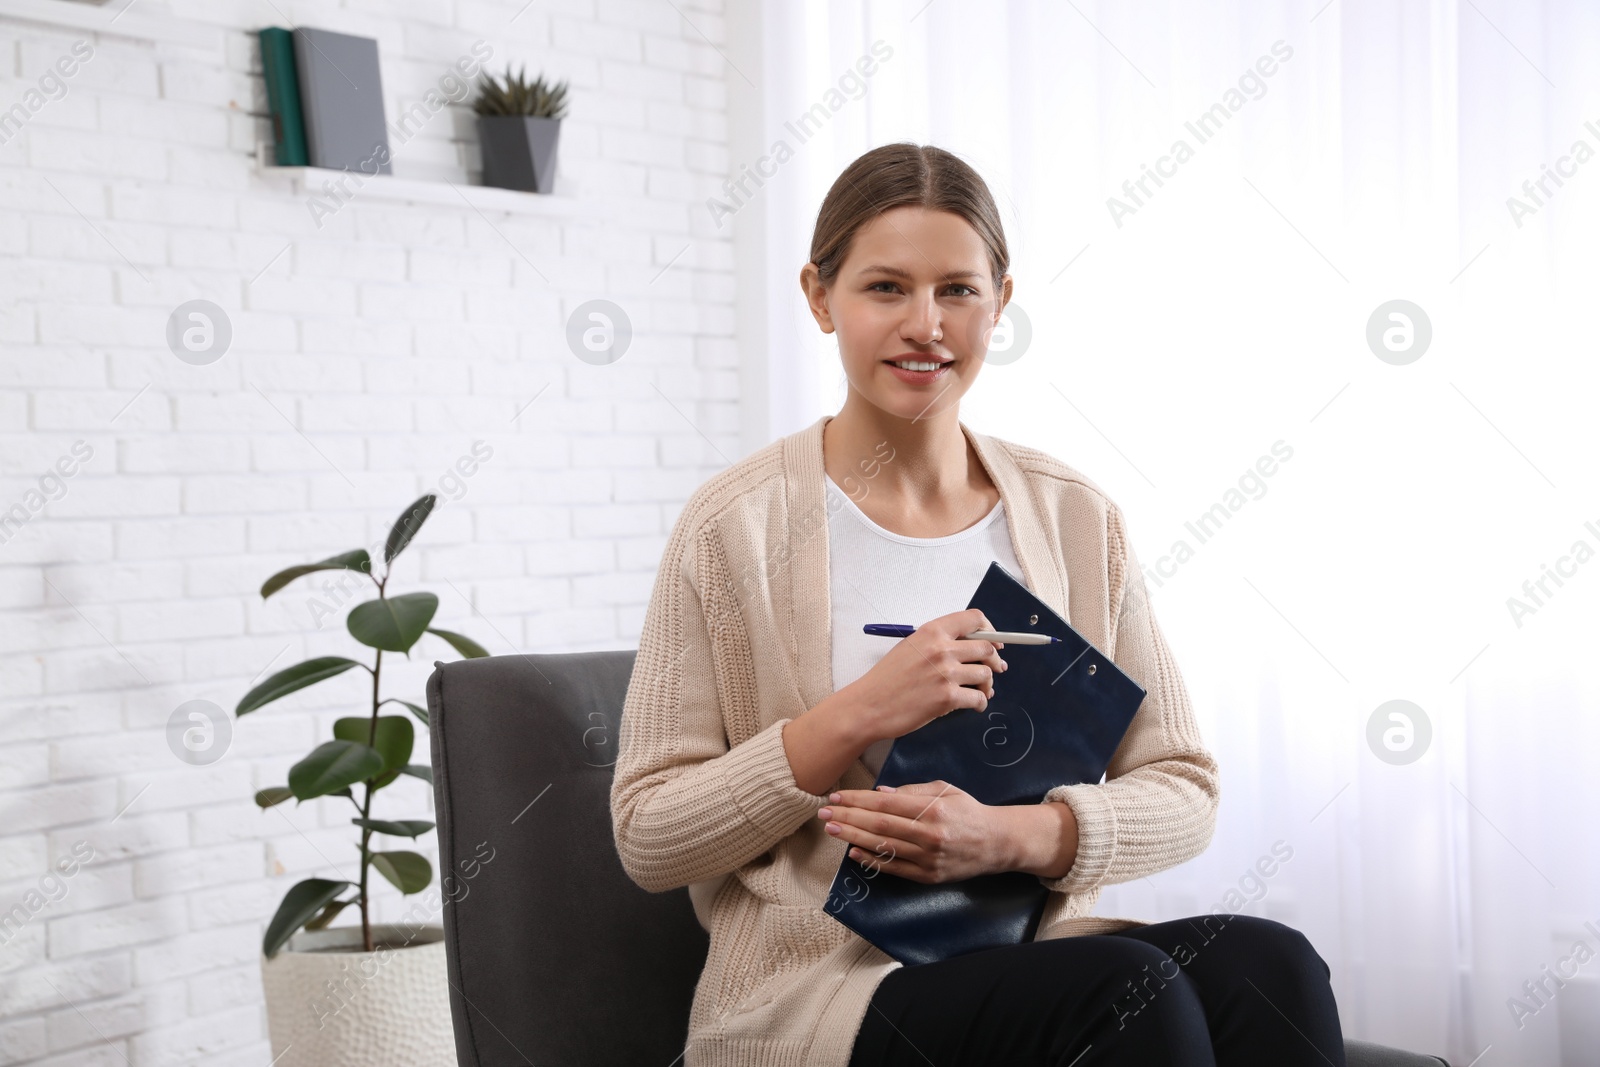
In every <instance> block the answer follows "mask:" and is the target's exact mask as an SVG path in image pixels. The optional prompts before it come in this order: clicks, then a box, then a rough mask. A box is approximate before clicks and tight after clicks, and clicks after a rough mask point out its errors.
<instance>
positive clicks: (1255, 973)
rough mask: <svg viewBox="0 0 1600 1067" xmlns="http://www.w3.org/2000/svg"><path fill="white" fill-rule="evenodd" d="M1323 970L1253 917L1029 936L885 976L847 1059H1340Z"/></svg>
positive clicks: (1036, 1065)
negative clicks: (1038, 938)
mask: <svg viewBox="0 0 1600 1067" xmlns="http://www.w3.org/2000/svg"><path fill="white" fill-rule="evenodd" d="M1329 978H1330V972H1329V970H1328V965H1327V963H1326V962H1324V960H1323V959H1322V957H1321V956H1319V955H1318V954H1317V951H1316V950H1315V949H1314V948H1312V947H1311V942H1309V941H1307V940H1306V937H1305V935H1304V934H1302V933H1300V932H1299V931H1298V930H1295V929H1293V928H1292V927H1288V926H1285V925H1283V924H1282V923H1279V922H1274V921H1272V920H1270V919H1258V918H1256V917H1254V916H1251V915H1228V914H1218V915H1197V916H1194V917H1192V918H1188V919H1176V920H1173V921H1172V922H1163V923H1156V924H1154V925H1151V926H1145V927H1136V928H1134V929H1130V930H1123V931H1119V932H1118V933H1115V934H1095V935H1090V936H1086V937H1062V938H1052V939H1050V940H1046V941H1028V942H1024V943H1023V944H1020V945H1007V946H1006V947H1004V948H996V949H988V950H986V951H983V952H973V953H969V954H967V955H965V956H957V957H955V958H953V959H948V960H941V961H940V962H938V963H924V964H918V965H916V966H912V967H900V968H897V969H895V970H893V971H890V972H889V974H887V975H886V976H885V977H884V979H883V981H881V982H879V983H878V988H877V990H876V991H875V992H874V993H873V996H872V1003H871V1004H870V1006H869V1007H868V1008H867V1014H866V1017H865V1018H864V1019H863V1020H862V1022H861V1029H860V1031H859V1032H858V1033H857V1035H856V1043H855V1049H854V1052H853V1053H852V1055H851V1058H850V1067H929V1065H933V1067H967V1065H970V1064H990V1063H993V1064H1007V1065H1014V1067H1099V1065H1107V1064H1119V1065H1120V1064H1129V1065H1134V1067H1256V1065H1257V1064H1260V1065H1262V1067H1298V1065H1301V1064H1304V1065H1305V1067H1345V1059H1344V1038H1343V1034H1342V1032H1341V1031H1340V1028H1339V1011H1338V1007H1337V1005H1336V1004H1335V1003H1334V998H1333V989H1332V987H1330V986H1329V984H1328V979H1329Z"/></svg>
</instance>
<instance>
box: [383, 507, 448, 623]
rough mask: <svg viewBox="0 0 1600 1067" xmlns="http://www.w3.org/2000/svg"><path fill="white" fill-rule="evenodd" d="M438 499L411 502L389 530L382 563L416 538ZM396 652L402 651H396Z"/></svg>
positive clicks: (386, 561) (396, 554) (397, 553)
mask: <svg viewBox="0 0 1600 1067" xmlns="http://www.w3.org/2000/svg"><path fill="white" fill-rule="evenodd" d="M438 500H439V497H438V495H437V494H435V493H424V494H422V495H421V496H419V497H417V499H416V500H413V501H412V502H411V506H410V507H409V508H406V511H405V514H404V515H401V516H400V518H398V519H397V520H395V524H394V526H393V527H392V528H391V529H390V530H389V540H388V542H387V543H386V544H385V545H384V546H383V561H384V562H385V563H388V562H389V561H390V560H392V559H394V558H395V557H396V556H398V555H399V554H400V553H401V552H402V551H404V549H405V547H406V546H407V545H409V544H410V543H411V539H412V538H413V537H415V536H417V531H418V530H420V529H422V524H423V523H425V522H427V521H428V514H429V513H430V512H431V511H433V505H434V504H435V503H437V502H438ZM396 651H404V650H403V649H397V650H396Z"/></svg>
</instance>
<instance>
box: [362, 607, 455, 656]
mask: <svg viewBox="0 0 1600 1067" xmlns="http://www.w3.org/2000/svg"><path fill="white" fill-rule="evenodd" d="M438 610H439V598H438V597H437V596H435V595H434V594H432V593H406V594H404V595H402V596H390V597H379V598H378V599H377V600H369V601H367V602H366V603H364V604H357V605H356V606H355V607H353V608H351V609H350V614H349V616H348V617H346V619H345V622H344V624H345V627H346V628H347V629H348V630H349V631H350V636H351V637H354V638H355V639H356V640H357V641H360V642H361V643H362V644H363V645H367V646H369V647H371V648H381V649H383V650H384V651H385V652H409V651H411V646H412V645H414V644H416V643H417V638H419V637H421V636H422V634H423V632H424V631H425V630H427V628H428V623H430V622H432V621H433V615H434V612H436V611H438Z"/></svg>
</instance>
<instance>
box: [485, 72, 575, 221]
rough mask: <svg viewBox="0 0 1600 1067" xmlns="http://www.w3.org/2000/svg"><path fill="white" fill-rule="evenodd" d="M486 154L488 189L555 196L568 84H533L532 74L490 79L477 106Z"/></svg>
mask: <svg viewBox="0 0 1600 1067" xmlns="http://www.w3.org/2000/svg"><path fill="white" fill-rule="evenodd" d="M472 110H473V111H474V112H476V113H477V115H478V142H479V144H480V145H481V147H482V149H483V184H485V185H493V186H496V187H498V188H501V189H520V190H522V191H523V192H528V193H548V192H551V191H552V187H553V185H554V183H555V176H556V143H557V140H558V139H559V137H560V136H561V120H562V118H563V117H565V115H566V111H567V83H566V82H565V81H563V82H560V83H558V84H555V85H546V84H545V80H544V75H542V74H541V75H540V76H539V77H538V78H536V79H534V80H533V81H532V82H529V81H528V77H527V72H526V69H524V70H523V71H521V72H519V73H517V74H512V73H511V71H509V70H507V71H506V73H505V75H504V76H503V77H502V78H498V79H497V78H495V77H494V75H492V74H485V75H483V76H482V78H481V79H480V81H479V83H478V97H477V99H476V100H474V101H473V102H472Z"/></svg>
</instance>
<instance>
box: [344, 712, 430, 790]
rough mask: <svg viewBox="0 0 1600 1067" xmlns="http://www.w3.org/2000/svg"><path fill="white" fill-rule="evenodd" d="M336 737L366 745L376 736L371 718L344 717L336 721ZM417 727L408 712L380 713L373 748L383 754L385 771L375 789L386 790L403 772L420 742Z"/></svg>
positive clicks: (378, 778) (374, 786)
mask: <svg viewBox="0 0 1600 1067" xmlns="http://www.w3.org/2000/svg"><path fill="white" fill-rule="evenodd" d="M333 736H334V737H337V738H338V739H339V740H341V741H354V742H356V743H357V744H360V745H365V744H366V743H367V738H369V737H372V736H373V730H372V720H371V719H370V718H361V717H357V718H348V719H340V720H339V721H337V722H335V723H334V724H333ZM416 736H417V735H416V730H415V728H414V727H412V725H411V720H410V719H408V718H406V717H405V716H404V715H380V716H378V729H377V736H376V738H375V740H374V741H373V743H372V747H373V748H375V749H377V750H378V754H379V755H381V756H382V757H383V770H382V773H381V774H379V775H378V776H377V777H376V778H375V779H374V780H373V782H372V788H374V789H382V788H383V787H384V786H386V785H388V784H389V783H390V782H392V781H394V780H395V777H396V776H397V775H398V774H399V773H400V768H401V767H404V766H405V765H406V761H407V760H409V759H410V758H411V749H412V747H413V746H414V745H415V744H416Z"/></svg>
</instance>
